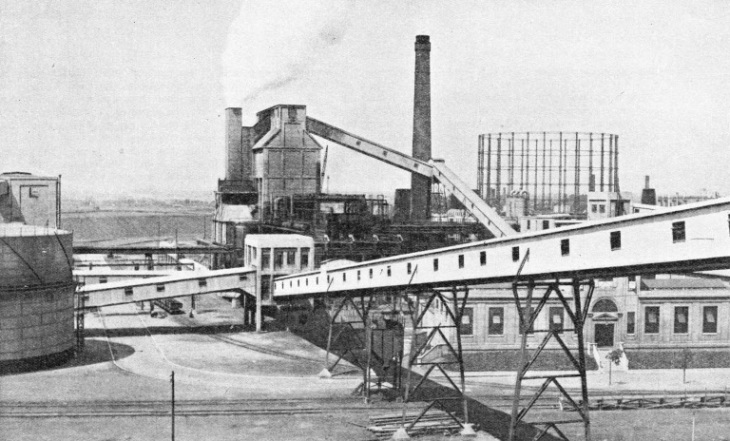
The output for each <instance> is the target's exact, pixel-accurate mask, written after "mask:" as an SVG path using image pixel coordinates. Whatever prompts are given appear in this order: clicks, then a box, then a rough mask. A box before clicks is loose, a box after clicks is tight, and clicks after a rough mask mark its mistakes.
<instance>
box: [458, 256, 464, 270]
mask: <svg viewBox="0 0 730 441" xmlns="http://www.w3.org/2000/svg"><path fill="white" fill-rule="evenodd" d="M459 268H464V255H463V254H459Z"/></svg>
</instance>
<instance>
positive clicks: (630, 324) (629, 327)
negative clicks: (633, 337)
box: [626, 311, 636, 334]
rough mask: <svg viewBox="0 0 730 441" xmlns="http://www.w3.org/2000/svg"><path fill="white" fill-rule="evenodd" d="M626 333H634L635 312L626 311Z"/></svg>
mask: <svg viewBox="0 0 730 441" xmlns="http://www.w3.org/2000/svg"><path fill="white" fill-rule="evenodd" d="M626 333H627V334H634V333H636V313H635V312H633V311H631V312H627V313H626Z"/></svg>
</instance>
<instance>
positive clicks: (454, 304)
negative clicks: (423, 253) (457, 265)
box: [401, 286, 473, 434]
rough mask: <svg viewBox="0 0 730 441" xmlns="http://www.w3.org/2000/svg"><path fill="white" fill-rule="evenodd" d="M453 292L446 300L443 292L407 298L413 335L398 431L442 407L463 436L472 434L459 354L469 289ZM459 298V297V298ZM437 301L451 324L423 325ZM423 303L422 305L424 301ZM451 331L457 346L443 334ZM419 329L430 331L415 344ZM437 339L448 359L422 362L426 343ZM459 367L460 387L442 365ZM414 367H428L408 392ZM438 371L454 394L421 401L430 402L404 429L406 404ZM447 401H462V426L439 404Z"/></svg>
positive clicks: (410, 427) (409, 428) (453, 289)
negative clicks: (432, 409)
mask: <svg viewBox="0 0 730 441" xmlns="http://www.w3.org/2000/svg"><path fill="white" fill-rule="evenodd" d="M451 292H452V296H451V297H452V298H451V299H450V301H449V300H447V299H446V297H445V295H444V292H443V291H430V292H429V293H428V294H427V296H426V297H425V298H424V297H423V294H422V293H416V294H413V295H411V296H410V297H409V298H408V301H409V306H410V311H409V312H410V315H411V325H412V333H411V336H412V337H411V345H410V351H409V354H408V357H407V359H406V360H407V377H408V378H407V380H406V383H405V391H404V395H403V396H404V399H403V428H402V429H401V430H405V431H406V432H407V431H408V430H411V429H412V428H413V426H414V425H415V424H416V423H418V421H419V420H420V419H421V418H422V417H423V416H424V415H425V414H426V413H427V412H428V411H429V410H430V409H431V408H433V407H434V406H436V407H439V408H441V410H443V411H445V412H446V413H447V414H448V415H449V416H451V418H453V419H454V421H456V422H457V423H459V424H460V425H461V426H462V427H463V428H464V431H463V432H462V433H463V434H471V433H473V429H472V427H471V425H470V424H469V412H468V404H467V397H466V395H465V394H464V392H465V377H464V358H463V353H462V344H461V325H462V320H463V317H464V307H465V306H466V302H467V300H468V298H469V289H468V287H466V286H465V287H464V288H463V289H462V290H461V292H462V293H463V294H461V296H460V290H459V289H458V288H457V287H456V286H454V287H453V288H452V290H451ZM459 297H461V298H459ZM436 299H438V300H439V301H440V302H441V303H442V304H443V305H444V306H445V310H446V313H447V315H448V317H449V319H450V322H451V324H446V325H443V324H438V325H436V326H435V327H433V326H423V318H424V317H425V315H426V313H427V312H428V310H429V308H430V307H432V306H433V305H434V301H435V300H436ZM423 300H425V302H423ZM448 328H451V329H454V334H455V340H456V347H454V345H452V344H451V342H450V341H449V339H448V338H447V336H446V335H445V334H444V332H443V329H448ZM421 329H430V331H429V332H428V334H427V337H426V338H425V339H424V340H423V341H418V339H417V335H418V332H419V330H421ZM436 336H438V337H440V339H441V340H442V341H443V342H444V344H445V346H446V348H447V349H448V352H447V356H446V357H444V356H441V357H439V359H438V360H437V361H431V362H427V361H423V360H422V357H423V355H425V349H426V348H427V347H428V346H429V343H431V342H432V341H433V340H434V338H435V337H436ZM454 364H456V365H458V367H459V381H460V386H458V385H457V384H456V382H455V381H454V380H453V379H452V378H451V375H449V373H448V372H447V371H446V369H445V368H444V366H445V365H454ZM414 366H429V367H428V369H427V370H426V372H425V373H424V374H423V376H422V377H421V379H420V380H419V381H418V383H417V384H416V385H415V387H413V389H411V372H412V370H413V368H414ZM435 369H438V370H439V371H440V372H441V374H442V375H443V376H444V377H445V378H446V380H447V381H448V383H449V385H450V386H451V388H452V389H453V390H454V392H455V394H454V395H453V396H447V397H439V398H436V399H428V398H425V399H422V400H423V401H427V402H429V404H428V405H427V406H426V407H425V408H424V409H423V411H422V412H421V413H420V414H419V415H418V417H417V418H416V419H415V420H413V421H412V422H411V423H410V424H409V425H408V426H405V421H406V403H408V402H409V401H410V400H412V399H413V397H414V396H415V395H416V392H417V391H418V390H419V389H420V388H421V386H422V385H423V384H424V382H425V381H426V379H427V378H428V376H429V375H430V374H431V373H432V372H433V371H434V370H435ZM446 400H460V401H461V402H462V406H463V413H464V423H463V424H462V423H461V421H459V420H458V419H457V418H456V416H455V415H454V414H453V413H451V412H449V411H448V410H447V409H446V407H445V406H443V405H442V401H446Z"/></svg>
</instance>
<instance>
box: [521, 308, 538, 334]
mask: <svg viewBox="0 0 730 441" xmlns="http://www.w3.org/2000/svg"><path fill="white" fill-rule="evenodd" d="M530 309H531V310H532V313H533V314H534V313H535V308H530ZM522 320H524V322H525V323H529V321H530V316H529V315H527V308H522ZM519 325H520V334H522V327H523V324H522V321H520V323H519ZM534 331H535V322H534V321H533V322H532V323H531V324H530V329H528V330H527V333H528V334H532V333H533V332H534Z"/></svg>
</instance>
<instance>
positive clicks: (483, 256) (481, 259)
mask: <svg viewBox="0 0 730 441" xmlns="http://www.w3.org/2000/svg"><path fill="white" fill-rule="evenodd" d="M479 264H480V265H481V266H484V265H486V264H487V252H486V251H482V252H480V253H479Z"/></svg>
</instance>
